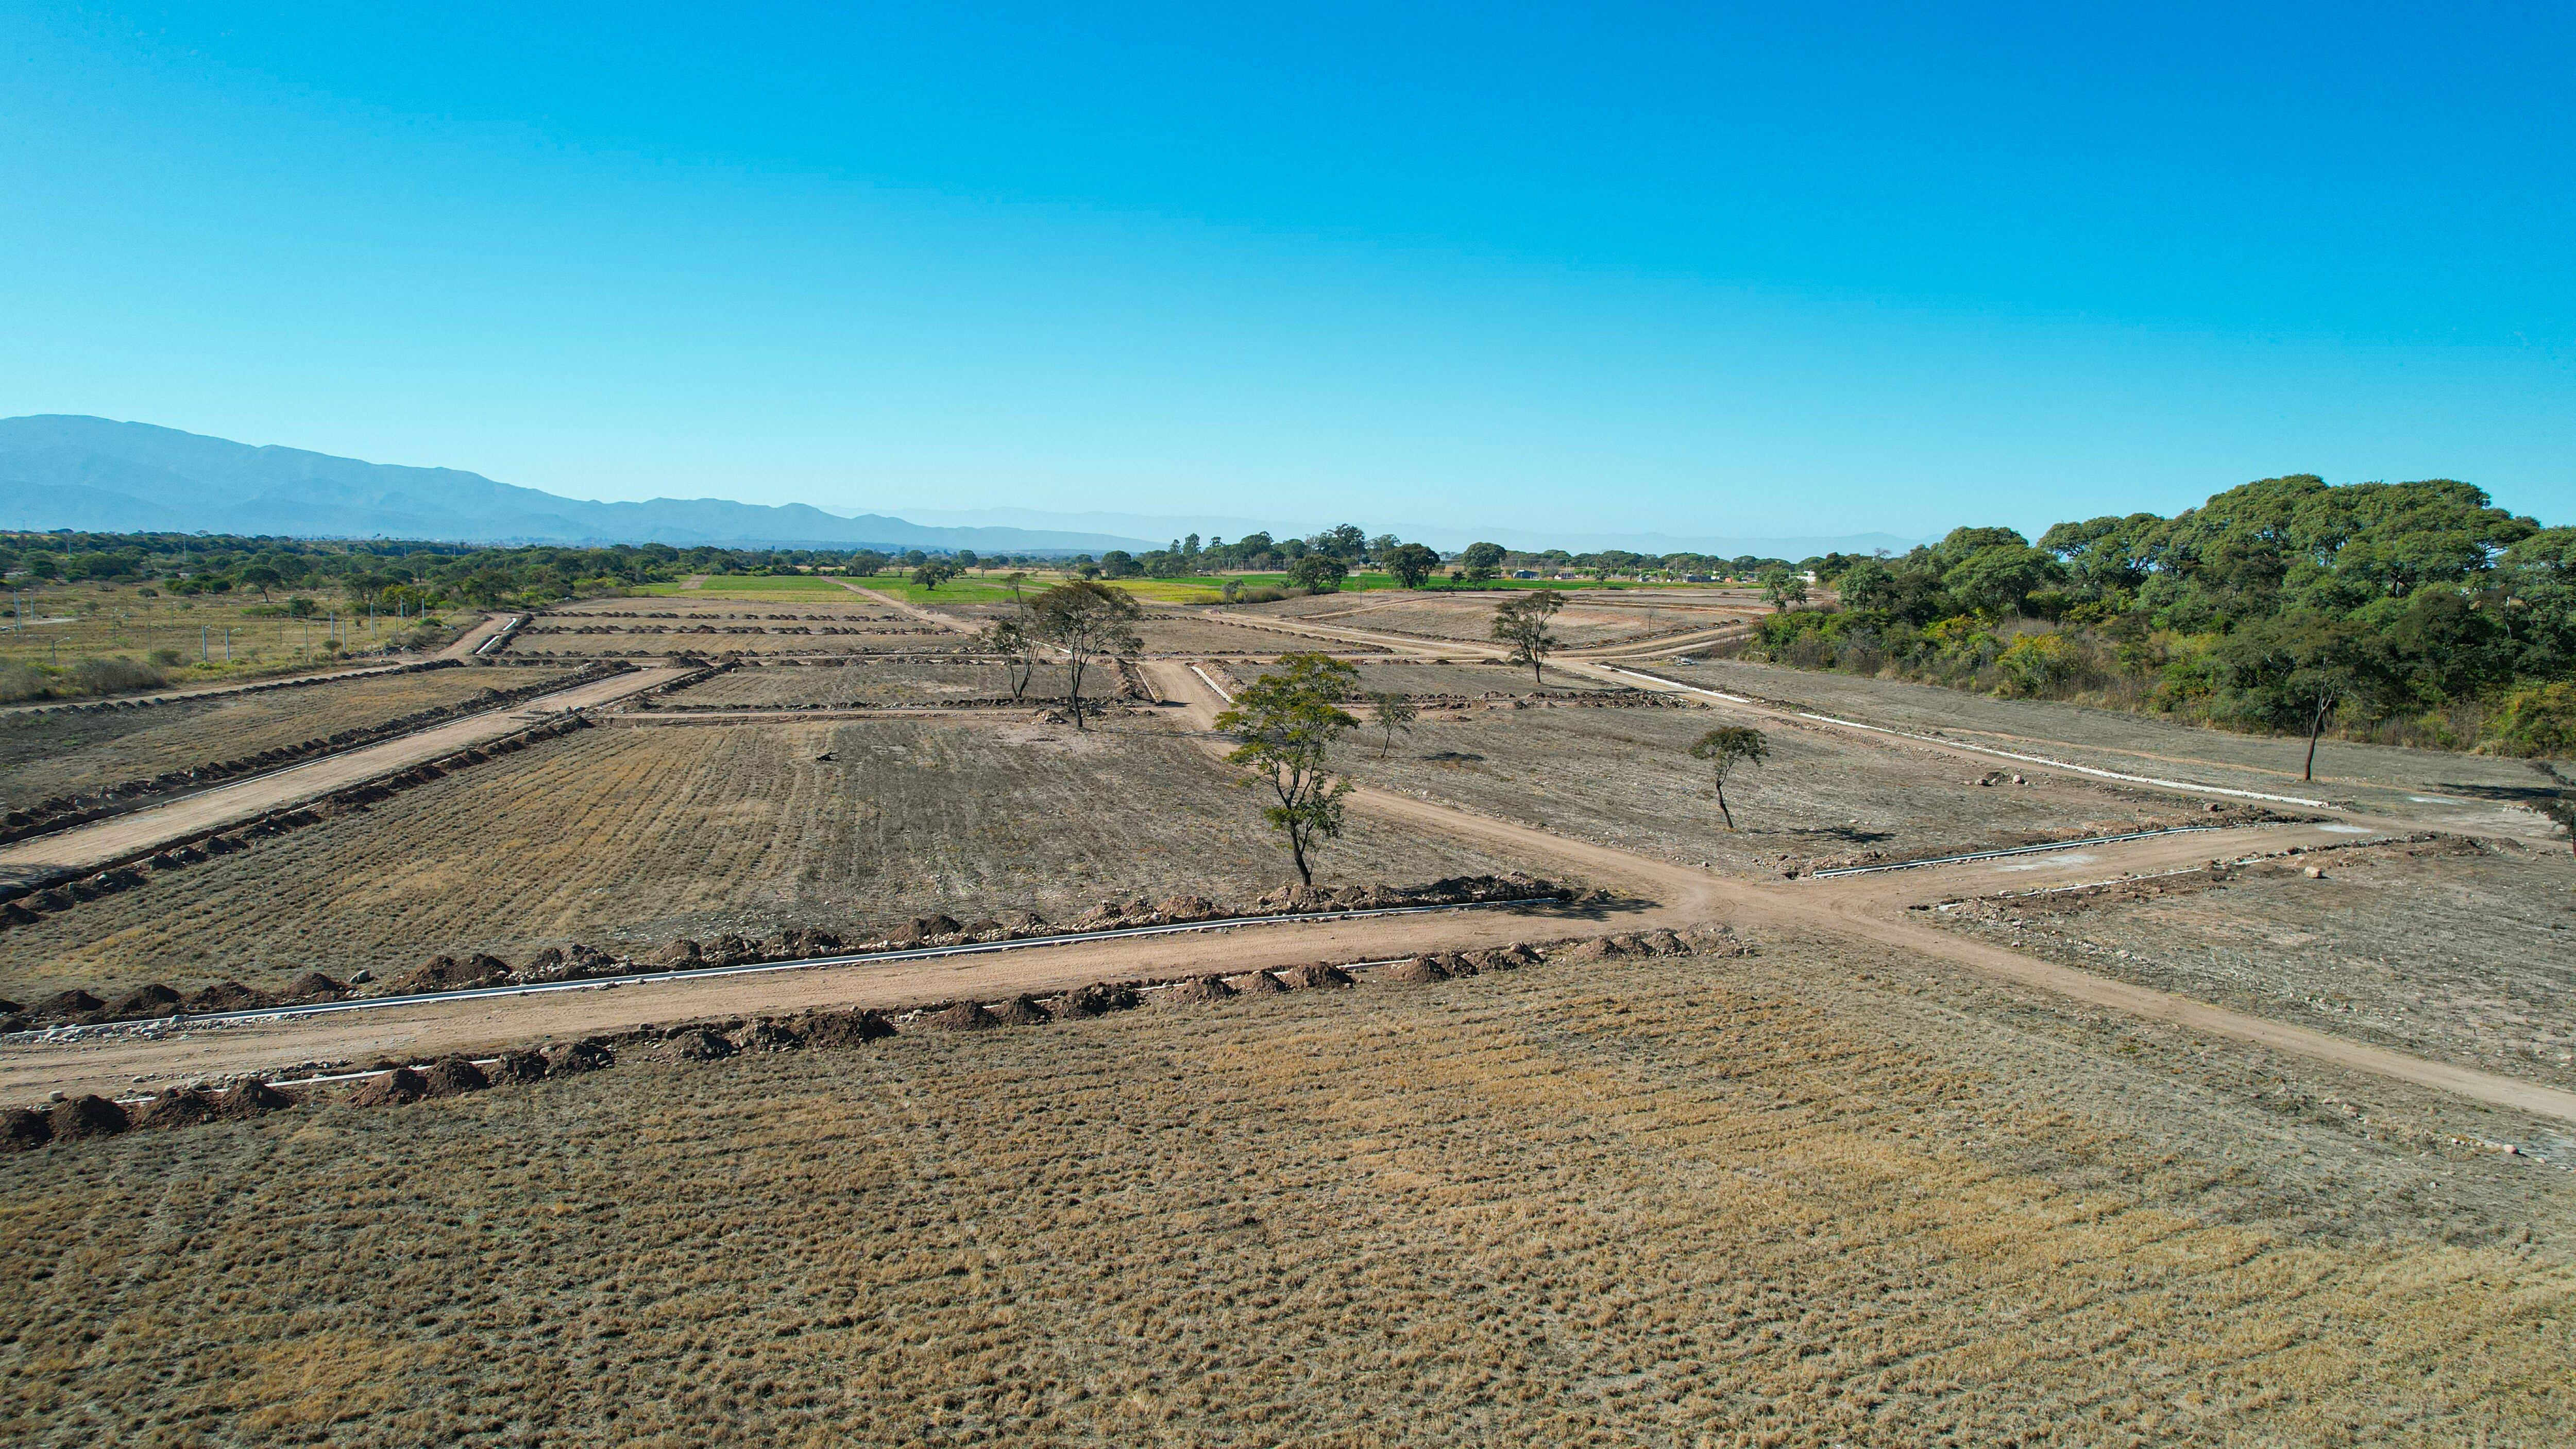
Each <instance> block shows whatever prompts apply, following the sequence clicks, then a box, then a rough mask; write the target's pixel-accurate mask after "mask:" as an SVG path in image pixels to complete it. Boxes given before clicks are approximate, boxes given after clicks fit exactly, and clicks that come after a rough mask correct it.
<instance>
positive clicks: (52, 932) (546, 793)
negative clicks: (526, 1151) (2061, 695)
mask: <svg viewBox="0 0 2576 1449" xmlns="http://www.w3.org/2000/svg"><path fill="white" fill-rule="evenodd" d="M827 755H828V756H830V758H828V759H826V758H824V757H825V756H827ZM1525 865H1526V863H1524V862H1520V861H1513V860H1506V859H1502V858H1499V857H1497V856H1495V855H1493V854H1491V853H1489V852H1486V851H1483V850H1480V849H1478V848H1475V847H1473V846H1468V845H1461V844H1456V843H1453V842H1450V841H1446V840H1442V839H1436V838H1425V837H1420V836H1416V835H1412V834H1408V833H1406V832H1403V831H1401V830H1398V829H1395V828H1392V827H1387V826H1381V825H1377V824H1374V823H1372V822H1368V821H1366V820H1360V819H1356V818H1355V820H1354V824H1353V828H1352V830H1351V832H1350V833H1349V834H1348V835H1346V836H1345V837H1344V838H1343V839H1342V840H1340V841H1337V842H1335V843H1334V845H1333V847H1332V848H1331V850H1330V851H1329V852H1328V853H1327V855H1326V856H1325V858H1324V871H1325V875H1324V877H1323V878H1324V879H1326V880H1328V881H1376V880H1402V881H1414V880H1427V879H1432V878H1436V877H1439V876H1444V875H1465V874H1481V873H1489V872H1499V871H1504V870H1510V869H1515V868H1524V867H1525ZM1293 874H1294V873H1293V870H1292V869H1291V867H1290V865H1289V863H1288V859H1287V856H1286V853H1285V852H1284V851H1283V850H1281V849H1280V848H1279V846H1278V845H1277V844H1276V843H1275V839H1274V837H1273V835H1272V833H1271V831H1270V830H1269V828H1268V827H1267V826H1266V825H1264V824H1263V822H1262V820H1261V817H1260V811H1259V803H1258V801H1256V800H1255V798H1254V797H1253V795H1252V794H1251V792H1250V791H1248V790H1245V789H1243V788H1242V787H1241V786H1240V784H1239V783H1238V781H1237V779H1236V777H1234V776H1233V775H1232V774H1231V773H1229V772H1228V771H1227V770H1226V769H1225V768H1224V767H1223V766H1221V765H1219V764H1217V763H1215V762H1213V761H1211V760H1210V759H1209V758H1208V757H1207V755H1206V754H1205V752H1204V751H1202V750H1200V749H1199V748H1198V747H1197V746H1196V745H1195V744H1193V743H1191V742H1189V741H1187V740H1185V739H1183V738H1181V737H1179V736H1176V735H1173V734H1171V733H1168V732H1166V731H1164V730H1162V729H1161V728H1160V727H1158V726H1154V725H1150V724H1146V723H1143V722H1138V723H1135V724H1122V725H1117V726H1115V727H1109V728H1099V729H1094V730H1091V731H1089V732H1085V733H1076V732H1074V731H1073V730H1071V729H1069V728H1064V727H1049V726H1043V725H1038V724H1035V723H1029V722H1024V721H1012V722H1005V721H1000V720H972V719H956V718H938V719H926V720H919V721H914V720H849V721H835V722H831V723H821V722H817V723H812V724H801V723H781V724H766V723H759V724H732V725H724V726H710V727H705V728H689V727H666V728H630V729H618V728H610V729H598V730H590V731H585V732H582V733H580V734H577V735H573V736H570V737H568V738H565V739H562V740H558V741H554V742H552V743H549V744H547V745H544V746H541V747H539V748H536V749H532V750H528V751H526V752H524V753H521V754H517V755H512V756H509V757H506V758H505V759H502V760H497V761H494V762H493V763H491V764H488V765H484V766H479V767H476V768H474V769H470V770H466V771H462V772H460V773H458V774H455V775H451V776H449V777H448V778H446V779H443V780H439V781H436V782H433V783H431V784H428V785H424V786H421V787H419V788H417V789H414V790H409V791H406V792H404V793H402V794H400V795H398V796H395V797H394V798H392V799H391V800H388V801H385V802H382V803H380V804H378V805H375V806H373V807H371V808H369V809H368V810H366V811H364V812H362V813H359V814H354V815H348V816H344V817H341V818H339V819H336V820H332V821H328V822H326V823H324V824H321V825H318V826H313V827H309V828H307V829H304V830H300V831H297V832H295V833H293V834H290V835H285V836H281V837H278V838H276V839H273V840H267V841H262V842H259V843H257V844H255V845H254V846H253V847H252V848H251V849H250V850H247V851H244V852H241V853H240V854H237V855H229V856H224V857H220V858H218V859H215V860H210V861H207V862H205V863H203V864H200V865H196V866H192V867H190V868H189V869H187V870H186V871H183V872H181V873H179V874H176V875H173V876H169V877H167V878H164V879H157V880H154V881H152V882H151V883H150V884H148V885H146V886H144V887H142V888H140V889H136V890H130V891H126V892H124V893H122V894H119V895H114V896H108V897H104V898H101V899H99V900H95V901H90V902H87V903H84V904H82V905H80V906H78V907H76V908H74V909H72V910H68V911H65V912H63V913H61V914H60V915H55V916H48V917H46V918H44V919H43V920H42V921H40V922H38V923H35V924H31V925H25V926H18V927H13V928H11V929H10V930H8V931H6V932H0V996H5V997H7V998H9V999H12V1000H17V1001H29V1000H34V999H38V998H40V997H42V996H45V995H47V994H49V993H50V992H52V991H55V990H60V989H63V988H65V987H70V986H80V987H85V988H110V987H114V988H120V989H121V988H124V987H130V986H132V985H135V984H138V983H141V982H145V981H158V982H163V983H166V984H168V985H171V986H174V987H177V988H179V989H181V990H183V991H184V990H189V989H193V988H194V987H196V986H199V985H205V984H211V983H213V982H217V981H221V980H226V979H232V980H239V981H241V982H243V983H244V984H246V985H250V986H253V987H259V988H262V989H266V988H269V987H272V986H275V985H277V984H279V983H280V982H281V981H282V980H283V979H284V978H285V977H288V976H292V975H293V974H295V973H297V972H300V971H304V970H308V969H318V970H322V971H324V972H327V973H329V974H331V975H334V976H345V975H346V974H347V973H348V972H349V971H352V970H355V969H358V968H361V967H364V968H367V969H372V970H374V971H376V972H377V973H379V974H380V975H381V974H383V973H385V972H386V971H387V970H388V969H391V968H408V967H410V966H413V965H416V964H418V963H419V962H420V961H421V960H422V959H424V958H426V957H427V956H429V955H431V954H434V953H440V952H445V953H449V954H458V955H461V954H463V953H465V952H469V951H488V952H491V953H493V954H495V955H498V956H501V957H503V958H504V959H506V960H509V961H512V962H514V963H515V962H518V961H520V960H523V959H524V958H525V957H526V956H527V955H529V954H532V953H534V952H535V951H537V950H539V949H541V948H543V947H545V946H549V945H560V944H566V943H569V942H572V941H582V942H587V943H589V944H592V945H597V946H602V947H605V948H610V949H642V948H645V947H647V946H651V945H654V944H658V943H661V942H664V941H668V940H671V939H673V938H675V937H681V936H686V937H691V938H697V939H706V938H710V937H712V936H715V935H718V934H722V933H724V932H728V931H733V932H744V933H748V934H751V935H754V936H758V935H765V934H767V933H769V932H771V931H773V930H776V929H778V928H781V927H786V926H809V927H815V928H818V929H824V930H830V931H834V932H836V933H838V934H840V935H842V936H844V937H851V938H857V937H861V936H863V935H864V934H866V931H865V928H867V927H869V926H880V927H881V926H884V925H887V924H891V923H895V922H900V921H904V920H908V919H910V918H911V917H913V916H917V915H925V914H930V913H932V912H936V911H947V912H950V913H952V914H960V915H972V916H978V917H982V916H992V915H996V914H999V913H1000V912H1002V911H1004V910H1011V909H1023V910H1034V911H1036V912H1038V913H1040V914H1041V915H1043V916H1045V917H1047V918H1049V919H1051V920H1066V919H1070V918H1071V917H1073V916H1075V915H1078V914H1080V913H1081V911H1082V910H1083V909H1085V908H1087V907H1089V906H1091V905H1096V904H1098V903H1099V902H1101V901H1104V900H1111V899H1125V898H1128V897H1132V896H1136V895H1144V896H1148V897H1153V898H1160V897H1163V896H1167V895H1172V894H1179V893H1184V892H1196V893H1199V894H1203V895H1208V896H1211V897H1222V898H1233V899H1247V898H1249V897H1251V896H1253V895H1257V894H1259V893H1260V892H1262V891H1265V890H1269V889H1271V888H1272V887H1275V886H1277V885H1279V884H1280V883H1281V882H1282V881H1284V880H1288V879H1293ZM102 994H104V992H102Z"/></svg>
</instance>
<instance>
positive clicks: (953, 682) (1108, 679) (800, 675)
mask: <svg viewBox="0 0 2576 1449" xmlns="http://www.w3.org/2000/svg"><path fill="white" fill-rule="evenodd" d="M1066 681H1067V672H1066V670H1065V669H1064V668H1063V667H1062V666H1061V665H1052V664H1050V665H1042V666H1040V667H1039V668H1038V670H1037V671H1036V672H1035V673H1034V674H1033V675H1031V676H1030V679H1029V683H1028V698H1029V699H1030V700H1031V701H1032V702H1033V703H1034V702H1035V701H1039V700H1046V699H1061V698H1063V697H1064V692H1065V687H1066ZM1084 684H1085V688H1084V694H1085V696H1086V697H1089V696H1092V695H1097V694H1100V693H1102V692H1103V691H1104V690H1106V691H1109V692H1113V693H1114V692H1115V691H1116V690H1117V688H1118V674H1117V671H1116V670H1114V669H1111V670H1105V671H1104V670H1093V671H1092V672H1091V673H1090V674H1088V675H1087V676H1086V678H1085V681H1084ZM1010 692H1011V682H1010V679H1009V678H1008V676H1007V675H1006V674H1005V673H1004V671H1003V668H1002V665H1001V664H1000V663H999V662H998V661H994V662H982V661H978V662H976V663H971V664H941V663H921V662H917V661H910V660H906V661H894V660H874V659H868V660H860V661H855V662H852V663H848V664H817V665H806V666H796V665H789V666H767V667H761V668H742V669H731V670H727V671H725V672H724V673H722V674H717V675H712V676H710V677H708V678H707V679H706V680H704V681H702V682H700V683H698V684H694V685H691V686H690V687H688V688H687V689H683V690H679V691H676V692H674V693H672V694H670V695H667V696H665V699H666V701H667V702H668V703H670V704H674V705H699V704H710V705H746V706H748V705H795V704H806V705H862V704H935V703H937V702H939V701H941V700H947V699H993V698H1008V697H1009V695H1010Z"/></svg>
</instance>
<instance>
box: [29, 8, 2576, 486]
mask: <svg viewBox="0 0 2576 1449" xmlns="http://www.w3.org/2000/svg"><path fill="white" fill-rule="evenodd" d="M1792 8H1793V7H1776V6H1765V7H1746V8H1742V9H1732V10H1730V9H1724V8H1716V7H1707V8H1689V9H1683V8H1663V7H1644V6H1627V7H1622V6H1611V5H1592V6H1585V7H1579V8H1578V7H1570V6H1569V7H1562V8H1539V7H1528V6H1521V7H1514V6H1506V5H1493V4H1486V5H1478V6H1455V7H1432V6H1415V7H1408V8H1404V9H1402V10H1401V11H1397V10H1395V9H1393V8H1391V7H1348V8H1335V7H1331V6H1318V5H1311V4H1310V5H1300V6H1294V7H1278V8H1261V7H1257V6H1253V5H1233V6H1187V7H1183V6H1173V7H1167V8H1153V7H1146V6H1129V7H1122V8H1119V9H1117V10H1115V11H1109V10H1102V11H1098V12H1092V13H1084V12H1081V11H1078V10H1075V9H1072V8H1068V7H1027V8H1012V7H990V6H972V5H950V6H940V7H928V6H923V7H912V8H910V9H908V10H904V11H896V10H890V9H889V10H862V11H858V12H855V13H843V12H842V11H840V10H838V9H825V8H812V9H808V8H802V7H768V8H765V9H760V10H758V11H754V12H742V13H736V12H735V11H734V10H731V9H719V8H717V7H708V8H705V9H700V10H682V9H672V8H664V7H654V6H649V5H643V6H614V7H611V6H600V7H596V8H580V9H576V8H567V7H551V8H545V9H543V10H542V11H541V10H540V9H539V8H538V7H530V6H525V5H507V6H503V5H492V6H484V5H475V4H445V5H439V6H435V7H418V8H399V7H393V6H383V7H368V6H346V5H329V6H323V5H313V6H296V5H270V6H262V7H259V8H258V9H257V10H256V11H252V10H247V9H245V10H240V11H227V10H226V9H225V8H223V7H218V6H190V7H183V8H170V9H144V8H136V7H131V6H114V5H107V6H98V5H92V6H84V7H70V6H58V5H51V4H45V3H41V0H39V3H33V4H20V5H17V6H12V7H8V8H7V10H6V11H5V13H0V66H4V67H5V69H0V194H5V195H7V196H9V197H10V198H11V199H12V204H11V205H10V206H9V207H8V208H7V209H6V212H5V214H0V334H5V336H6V338H7V341H6V343H5V345H0V414H14V413H27V412H80V413H95V414H100V415H104V416H109V417H117V418H129V419H137V420H141V421H148V422H156V423H163V424H166V425H169V426H173V427H182V428H187V429H190V430H191V431H197V432H206V433H213V434H218V435H221V436H225V437H231V438H238V439H241V440H244V441H249V442H262V443H265V442H275V443H286V444H291V445H295V446H300V447H310V448H317V449H321V450H324V451H328V452H335V453H345V454H350V455H353V456H359V457H365V458H370V459H374V460H377V461H383V462H403V463H432V464H444V465H449V466H455V467H462V468H470V469H473V470H475V471H478V472H483V473H487V474H490V475H491V476H494V477H497V478H500V479H503V480H505V481H508V482H513V483H523V484H528V485H531V486H535V487H541V488H546V489H550V490H553V491H556V492H562V493H568V494H574V495H578V496H583V497H596V498H641V497H651V496H656V495H680V496H707V495H714V496H726V497H737V498H743V499H748V500H752V501H758V502H784V501H791V500H799V501H806V502H812V503H816V504H819V505H821V506H824V507H830V508H836V509H841V510H844V511H856V510H859V509H862V508H872V509H878V510H885V511H897V512H899V511H902V510H904V509H905V508H907V507H913V508H921V509H968V508H980V507H1023V508H1039V509H1062V510H1085V509H1114V510H1118V511H1123V512H1134V513H1188V512H1205V513H1224V514H1236V515H1246V514H1248V515H1253V516H1260V517H1291V518H1308V519H1324V518H1343V517H1348V518H1352V519H1356V520H1358V521H1361V522H1363V523H1370V524H1373V525H1374V524H1378V523H1395V522H1398V521H1407V520H1440V521H1444V522H1449V523H1452V524H1453V525H1461V524H1463V525H1471V526H1472V525H1473V524H1477V523H1488V524H1493V525H1496V526H1511V527H1519V528H1529V529H1541V530H1549V529H1563V530H1567V531H1581V532H1586V533H1599V532H1605V531H1637V530H1652V531H1659V532H1666V533H1688V534H1726V535H1733V536H1760V535H1772V534H1783V533H1796V534H1809V535H1812V534H1820V533H1842V532H1862V531H1870V530H1884V531H1888V532H1894V533H1899V534H1905V535H1924V534H1930V533H1937V532H1938V531H1940V530H1942V529H1945V528H1947V527H1950V526H1952V525H1954V524H1958V523H1962V522H1986V521H2000V522H2008V523H2012V524H2016V525H2018V526H2022V527H2025V528H2036V527H2039V526H2044V525H2045V524H2046V523H2048V522H2050V521H2052V520H2054V519H2057V518H2061V517H2069V516H2084V515H2089V514H2093V513H2100V512H2109V511H2128V510H2131V509H2136V508H2152V509H2156V510H2158V511H2170V510H2172V509H2175V508H2179V507H2183V506H2188V505H2189V504H2191V503H2193V502H2196V501H2197V500H2198V499H2200V498H2201V497H2203V496H2205V495H2206V494H2208V493H2210V492H2213V491H2216V490H2218V489H2220V488H2224V487H2227V486H2230V485H2232V484H2235V483H2238V482H2242V481H2245V480H2246V479H2249V478H2255V477H2261V476H2265V475H2269V474H2274V473H2281V472H2292V471H2314V472H2319V473H2323V474H2325V475H2326V476H2327V477H2329V478H2332V479H2335V480H2337V481H2352V480H2358V479H2364V478H2413V477H2426V476H2452V477H2460V478H2466V479H2469V480H2471V481H2473V482H2476V483H2478V484H2480V485H2482V486H2484V487H2486V488H2488V489H2489V490H2490V491H2491V492H2493V493H2495V494H2496V495H2497V497H2498V500H2499V501H2500V502H2502V503H2504V504H2506V505H2507V506H2509V507H2512V508H2515V509H2517V510H2520V511H2525V512H2532V513H2537V514H2539V515H2541V516H2542V517H2544V518H2546V519H2549V520H2551V521H2566V520H2568V519H2570V517H2571V516H2576V506H2571V505H2576V245H2571V238H2576V87H2571V86H2570V85H2568V83H2567V80H2566V77H2567V76H2568V75H2570V74H2576V11H2570V10H2569V9H2567V8H2566V7H2540V6H2481V5H2455V6H2446V7H2425V6H2405V7H2397V6H2369V5H2362V6H2336V7H2325V6H2317V7H2272V8H2258V7H2245V6H2224V7H2222V6H2208V7H2191V6H2172V5H2168V6H2158V7H2153V8H2147V7H2139V8H2134V9H2115V8H2109V7H2085V6H2064V5H2046V6H2041V5H2030V6H2006V5H1988V6H1979V7H1974V8H1968V7H1958V8H1950V9H1938V8H1934V7H1923V6H1886V7H1861V6H1836V7H1806V8H1803V9H1801V10H1800V12H1799V13H1787V12H1789V11H1790V10H1791V9H1792Z"/></svg>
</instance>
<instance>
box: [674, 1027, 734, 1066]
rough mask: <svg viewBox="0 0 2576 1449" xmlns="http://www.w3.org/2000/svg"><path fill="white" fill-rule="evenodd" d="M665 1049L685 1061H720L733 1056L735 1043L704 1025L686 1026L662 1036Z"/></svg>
mask: <svg viewBox="0 0 2576 1449" xmlns="http://www.w3.org/2000/svg"><path fill="white" fill-rule="evenodd" d="M662 1047H663V1050H665V1051H667V1052H669V1053H670V1054H671V1055H673V1056H675V1057H678V1058H679V1059H680V1060H682V1061H684V1062H712V1061H720V1060H722V1059H724V1058H726V1057H729V1056H732V1055H733V1052H734V1046H733V1043H732V1042H731V1041H729V1040H727V1039H726V1038H724V1037H723V1036H721V1035H718V1034H717V1033H715V1032H712V1031H709V1030H708V1029H707V1028H705V1027H703V1026H684V1027H680V1028H678V1029H676V1030H674V1031H673V1032H672V1033H671V1034H670V1035H668V1036H665V1037H664V1038H662Z"/></svg>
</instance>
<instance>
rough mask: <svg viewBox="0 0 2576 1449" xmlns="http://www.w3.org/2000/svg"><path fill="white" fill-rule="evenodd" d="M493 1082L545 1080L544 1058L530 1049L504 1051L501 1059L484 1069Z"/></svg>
mask: <svg viewBox="0 0 2576 1449" xmlns="http://www.w3.org/2000/svg"><path fill="white" fill-rule="evenodd" d="M484 1074H485V1075H486V1076H489V1077H490V1078H491V1079H492V1080H493V1082H494V1083H495V1084H498V1083H502V1082H538V1081H543V1080H545V1075H546V1059H545V1057H544V1056H543V1055H541V1054H540V1053H537V1052H531V1051H506V1052H503V1053H501V1059H500V1060H499V1061H496V1062H494V1063H493V1064H492V1065H491V1066H490V1067H488V1068H486V1069H485V1072H484Z"/></svg>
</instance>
